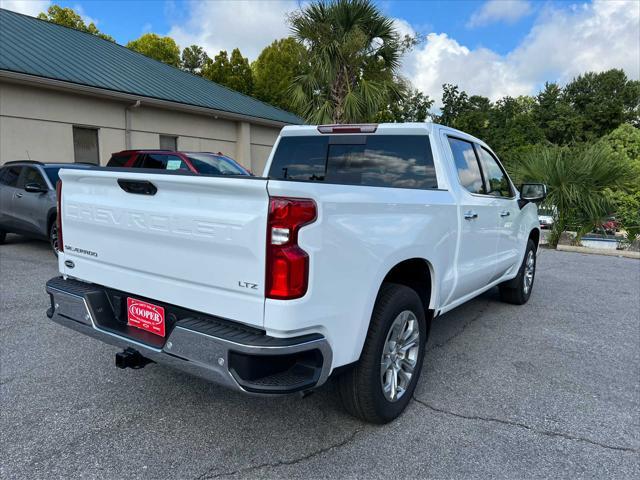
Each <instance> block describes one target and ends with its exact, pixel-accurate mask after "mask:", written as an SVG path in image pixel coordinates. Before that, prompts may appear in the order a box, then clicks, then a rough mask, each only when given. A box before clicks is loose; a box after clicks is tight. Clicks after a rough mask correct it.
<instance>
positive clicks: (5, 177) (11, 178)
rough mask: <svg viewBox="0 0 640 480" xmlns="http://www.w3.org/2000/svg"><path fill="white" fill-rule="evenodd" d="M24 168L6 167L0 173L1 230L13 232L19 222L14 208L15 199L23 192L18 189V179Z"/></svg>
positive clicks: (16, 166)
mask: <svg viewBox="0 0 640 480" xmlns="http://www.w3.org/2000/svg"><path fill="white" fill-rule="evenodd" d="M21 171H22V167H21V166H18V165H15V166H10V165H7V166H5V167H4V168H3V169H2V171H1V172H0V228H2V229H4V230H6V231H9V232H13V231H14V230H16V229H17V228H18V225H19V223H20V222H19V221H18V219H17V218H16V212H15V209H14V207H13V203H14V199H15V197H16V195H18V194H19V193H20V192H21V191H20V190H19V189H18V178H19V177H20V172H21Z"/></svg>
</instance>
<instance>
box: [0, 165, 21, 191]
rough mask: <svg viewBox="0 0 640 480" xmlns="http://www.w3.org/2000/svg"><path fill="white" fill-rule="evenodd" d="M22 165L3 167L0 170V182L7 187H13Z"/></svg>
mask: <svg viewBox="0 0 640 480" xmlns="http://www.w3.org/2000/svg"><path fill="white" fill-rule="evenodd" d="M21 171H22V167H17V166H16V167H5V168H3V169H2V172H0V183H1V184H2V185H7V186H9V187H15V186H16V185H17V184H18V177H19V176H20V172H21Z"/></svg>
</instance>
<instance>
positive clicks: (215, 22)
mask: <svg viewBox="0 0 640 480" xmlns="http://www.w3.org/2000/svg"><path fill="white" fill-rule="evenodd" d="M187 5H188V7H187V8H188V11H187V12H186V19H179V21H175V22H174V23H173V24H172V27H171V29H170V31H169V33H168V34H167V35H169V36H171V37H173V38H174V39H175V40H176V42H178V44H179V45H180V47H182V48H184V47H188V46H189V45H192V44H196V45H200V46H202V47H203V48H204V49H205V51H206V52H207V54H209V56H211V57H213V56H215V55H217V53H218V52H219V51H220V50H227V52H229V53H231V50H233V49H234V48H236V47H237V48H239V49H240V51H241V52H242V54H243V55H244V56H245V57H248V58H249V60H255V59H256V58H257V56H258V55H259V53H260V52H261V51H262V49H263V48H264V47H266V46H267V45H269V44H270V43H271V42H273V41H274V40H276V39H278V38H283V37H286V36H288V35H289V26H288V25H287V20H286V18H287V14H289V13H290V12H292V11H294V10H296V9H298V8H299V3H298V2H297V1H295V0H272V1H262V2H258V1H247V0H232V1H228V0H226V1H216V2H198V1H191V2H189V3H188V4H187Z"/></svg>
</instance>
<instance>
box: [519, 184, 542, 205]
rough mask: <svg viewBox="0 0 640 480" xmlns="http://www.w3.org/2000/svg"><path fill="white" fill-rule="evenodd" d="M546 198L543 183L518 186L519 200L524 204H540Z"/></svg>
mask: <svg viewBox="0 0 640 480" xmlns="http://www.w3.org/2000/svg"><path fill="white" fill-rule="evenodd" d="M545 198H547V186H546V185H545V184H544V183H523V184H522V185H521V186H520V200H521V201H524V202H525V203H529V202H531V203H540V202H542V201H543V200H544V199H545Z"/></svg>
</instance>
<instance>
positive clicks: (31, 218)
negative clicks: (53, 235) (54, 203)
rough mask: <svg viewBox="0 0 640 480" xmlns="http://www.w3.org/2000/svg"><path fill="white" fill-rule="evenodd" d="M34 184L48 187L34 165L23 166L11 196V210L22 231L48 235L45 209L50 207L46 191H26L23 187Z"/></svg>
mask: <svg viewBox="0 0 640 480" xmlns="http://www.w3.org/2000/svg"><path fill="white" fill-rule="evenodd" d="M30 183H32V184H36V185H38V186H40V187H42V188H44V189H48V187H47V183H46V182H45V180H44V178H42V175H41V174H40V172H39V171H38V169H37V168H34V167H23V168H22V173H21V175H20V178H19V179H18V188H17V192H16V194H15V195H14V198H13V210H14V212H15V216H16V220H17V221H18V222H19V228H20V230H21V231H23V232H24V233H30V234H34V235H48V233H49V232H47V231H46V230H47V211H48V208H49V207H50V205H49V203H50V202H49V200H48V198H47V193H45V192H27V191H26V190H25V189H24V187H25V185H28V184H30Z"/></svg>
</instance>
